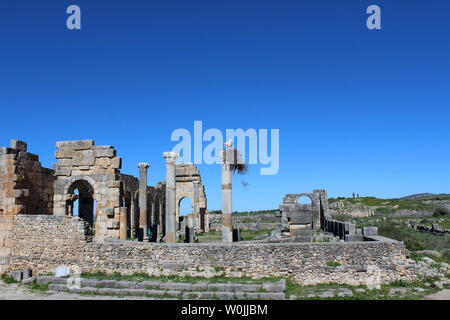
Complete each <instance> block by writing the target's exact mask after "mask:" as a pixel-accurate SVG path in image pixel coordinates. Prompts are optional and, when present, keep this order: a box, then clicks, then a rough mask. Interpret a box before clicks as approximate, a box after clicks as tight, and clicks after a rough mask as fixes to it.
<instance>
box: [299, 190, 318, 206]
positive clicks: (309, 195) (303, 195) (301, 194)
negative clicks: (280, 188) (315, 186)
mask: <svg viewBox="0 0 450 320" xmlns="http://www.w3.org/2000/svg"><path fill="white" fill-rule="evenodd" d="M302 197H307V198H309V200H311V205H312V203H313V201H314V200H313V199H314V195H313V194H311V193H306V192H303V193H299V194H297V195H296V196H295V203H298V200H300V198H302Z"/></svg>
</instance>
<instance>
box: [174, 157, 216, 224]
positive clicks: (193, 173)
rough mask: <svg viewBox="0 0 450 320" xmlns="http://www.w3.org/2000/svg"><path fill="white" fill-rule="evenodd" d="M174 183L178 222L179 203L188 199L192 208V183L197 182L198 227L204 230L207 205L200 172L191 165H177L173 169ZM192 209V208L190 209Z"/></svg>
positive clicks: (206, 219)
mask: <svg viewBox="0 0 450 320" xmlns="http://www.w3.org/2000/svg"><path fill="white" fill-rule="evenodd" d="M175 174H176V176H175V179H176V180H175V181H176V197H175V199H176V204H177V205H176V220H177V221H179V215H180V203H181V200H183V198H189V199H190V200H191V203H192V206H194V181H198V182H199V186H198V187H199V195H198V196H199V197H198V206H199V213H200V219H201V221H200V225H201V226H202V227H201V229H202V230H204V231H208V229H206V230H205V228H204V226H205V224H207V223H208V222H207V221H208V209H207V208H208V203H207V199H206V193H205V186H204V185H203V184H202V178H201V176H200V171H199V170H198V168H197V167H196V166H195V165H193V164H191V163H187V164H177V165H176V168H175ZM192 209H194V208H192ZM192 213H193V211H192Z"/></svg>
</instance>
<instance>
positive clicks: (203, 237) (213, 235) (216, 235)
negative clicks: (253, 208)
mask: <svg viewBox="0 0 450 320" xmlns="http://www.w3.org/2000/svg"><path fill="white" fill-rule="evenodd" d="M273 230H275V229H261V230H258V231H252V230H249V229H242V230H241V237H242V241H252V240H262V239H264V238H266V237H268V236H270V234H271V233H272V231H273ZM197 237H198V242H200V243H206V242H220V241H222V232H221V231H217V230H210V231H209V232H205V233H202V234H199V235H197Z"/></svg>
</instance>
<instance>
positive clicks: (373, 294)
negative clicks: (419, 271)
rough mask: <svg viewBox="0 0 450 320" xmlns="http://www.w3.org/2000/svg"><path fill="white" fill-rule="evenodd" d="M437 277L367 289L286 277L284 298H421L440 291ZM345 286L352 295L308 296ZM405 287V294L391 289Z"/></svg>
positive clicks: (363, 286) (361, 286) (362, 286)
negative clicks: (293, 279) (298, 280)
mask: <svg viewBox="0 0 450 320" xmlns="http://www.w3.org/2000/svg"><path fill="white" fill-rule="evenodd" d="M436 280H438V279H435V278H426V279H422V280H420V281H415V282H403V281H397V282H393V283H391V284H382V285H381V286H380V289H372V290H369V289H368V288H367V287H366V286H365V285H360V286H350V285H346V284H338V283H328V284H317V285H308V286H302V285H300V284H298V283H295V282H293V281H292V280H291V279H289V278H288V279H286V298H289V297H290V296H291V295H296V296H297V297H298V299H300V300H409V299H422V298H423V297H424V296H426V295H429V294H432V293H435V292H438V291H440V289H439V288H437V287H435V286H434V284H433V282H434V281H436ZM341 288H346V289H349V290H351V291H352V293H353V296H352V297H349V296H345V297H338V296H337V295H336V293H335V296H333V297H330V298H322V297H312V298H308V297H307V294H308V293H314V294H320V293H322V292H324V291H328V290H331V289H341ZM399 288H404V289H407V292H406V294H405V295H399V294H392V293H390V290H391V289H399ZM415 288H420V289H423V291H422V292H419V291H415V290H414V289H415ZM356 289H365V292H357V291H356Z"/></svg>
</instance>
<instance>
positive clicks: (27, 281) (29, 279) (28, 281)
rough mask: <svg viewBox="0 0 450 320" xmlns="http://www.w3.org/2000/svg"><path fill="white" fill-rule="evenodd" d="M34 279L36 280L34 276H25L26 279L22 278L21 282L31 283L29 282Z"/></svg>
mask: <svg viewBox="0 0 450 320" xmlns="http://www.w3.org/2000/svg"><path fill="white" fill-rule="evenodd" d="M35 280H36V278H35V277H29V278H27V279H23V280H22V283H23V284H31V283H33V282H34V281H35Z"/></svg>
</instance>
